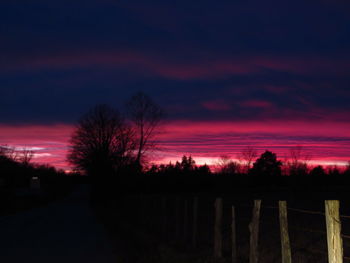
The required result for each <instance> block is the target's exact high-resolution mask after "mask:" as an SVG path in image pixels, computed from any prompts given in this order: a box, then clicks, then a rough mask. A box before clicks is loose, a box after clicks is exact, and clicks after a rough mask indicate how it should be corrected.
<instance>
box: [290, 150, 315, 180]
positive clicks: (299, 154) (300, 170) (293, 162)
mask: <svg viewBox="0 0 350 263" xmlns="http://www.w3.org/2000/svg"><path fill="white" fill-rule="evenodd" d="M289 154H290V160H289V161H288V162H287V167H288V172H289V175H291V176H303V175H307V173H308V164H307V162H308V161H309V160H310V157H309V156H308V155H304V154H303V147H302V146H295V147H293V148H291V149H290V150H289Z"/></svg>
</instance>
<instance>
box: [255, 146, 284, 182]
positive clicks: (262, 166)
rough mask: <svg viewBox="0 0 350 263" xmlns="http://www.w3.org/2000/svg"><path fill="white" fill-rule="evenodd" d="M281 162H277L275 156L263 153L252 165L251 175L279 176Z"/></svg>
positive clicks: (266, 152)
mask: <svg viewBox="0 0 350 263" xmlns="http://www.w3.org/2000/svg"><path fill="white" fill-rule="evenodd" d="M281 166H282V162H281V161H279V160H277V157H276V154H274V153H272V152H270V151H265V152H264V153H263V154H262V155H261V156H260V157H259V158H258V159H257V160H256V161H255V163H254V164H253V168H252V169H251V170H250V173H251V174H252V175H259V176H280V175H281V174H282V170H281Z"/></svg>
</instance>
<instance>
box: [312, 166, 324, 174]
mask: <svg viewBox="0 0 350 263" xmlns="http://www.w3.org/2000/svg"><path fill="white" fill-rule="evenodd" d="M310 175H311V176H324V175H326V171H325V170H324V169H323V167H322V166H321V165H318V166H316V167H315V168H314V169H312V170H311V172H310Z"/></svg>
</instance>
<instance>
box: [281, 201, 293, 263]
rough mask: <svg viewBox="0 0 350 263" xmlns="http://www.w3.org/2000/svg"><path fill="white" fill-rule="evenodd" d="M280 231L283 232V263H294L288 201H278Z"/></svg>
mask: <svg viewBox="0 0 350 263" xmlns="http://www.w3.org/2000/svg"><path fill="white" fill-rule="evenodd" d="M278 208H279V219H280V232H281V252H282V263H292V256H291V248H290V241H289V233H288V216H287V202H286V201H278Z"/></svg>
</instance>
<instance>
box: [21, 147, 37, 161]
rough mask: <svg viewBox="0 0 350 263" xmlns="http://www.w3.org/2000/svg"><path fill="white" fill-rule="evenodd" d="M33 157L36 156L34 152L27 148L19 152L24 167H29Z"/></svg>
mask: <svg viewBox="0 0 350 263" xmlns="http://www.w3.org/2000/svg"><path fill="white" fill-rule="evenodd" d="M33 156H34V151H32V150H29V149H27V148H23V149H22V150H21V151H19V154H18V160H19V161H20V162H21V163H22V164H24V165H29V163H30V161H31V160H32V158H33Z"/></svg>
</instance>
